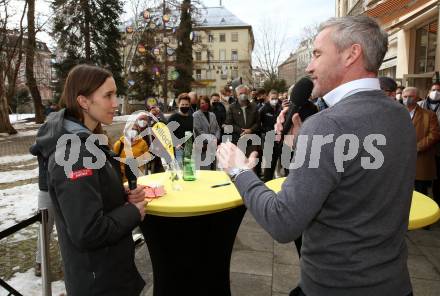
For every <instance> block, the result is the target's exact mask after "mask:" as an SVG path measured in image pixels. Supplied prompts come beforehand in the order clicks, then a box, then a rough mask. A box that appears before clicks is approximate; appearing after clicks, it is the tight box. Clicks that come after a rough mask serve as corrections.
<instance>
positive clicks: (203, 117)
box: [193, 96, 220, 170]
mask: <svg viewBox="0 0 440 296" xmlns="http://www.w3.org/2000/svg"><path fill="white" fill-rule="evenodd" d="M210 109H211V104H210V100H209V98H208V97H207V96H201V98H200V101H199V110H197V111H196V112H194V114H193V118H194V119H193V120H194V136H195V137H196V139H197V137H198V136H201V135H202V137H203V141H200V140H196V142H195V144H196V145H195V149H196V150H195V152H196V165H197V166H198V167H200V168H201V169H208V170H215V157H211V161H210V160H207V159H206V156H207V155H212V156H214V155H215V151H216V150H215V149H217V146H216V145H214V146H213V147H214V148H215V149H213V151H212V153H208V154H207V153H206V151H207V150H208V149H209V143H220V127H219V126H218V123H217V119H216V117H215V114H214V113H212V112H209V111H210ZM201 161H203V162H207V161H210V163H209V164H206V165H200V162H201Z"/></svg>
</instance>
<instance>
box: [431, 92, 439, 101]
mask: <svg viewBox="0 0 440 296" xmlns="http://www.w3.org/2000/svg"><path fill="white" fill-rule="evenodd" d="M429 98H430V99H431V100H433V101H440V91H438V90H432V91H431V92H430V93H429Z"/></svg>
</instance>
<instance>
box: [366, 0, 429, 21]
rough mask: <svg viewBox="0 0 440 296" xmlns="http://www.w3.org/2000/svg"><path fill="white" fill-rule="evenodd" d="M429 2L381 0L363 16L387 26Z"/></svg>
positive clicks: (427, 0) (418, 0) (425, 0)
mask: <svg viewBox="0 0 440 296" xmlns="http://www.w3.org/2000/svg"><path fill="white" fill-rule="evenodd" d="M430 1H432V0H382V1H379V2H378V3H377V4H376V5H375V6H373V7H372V8H369V9H367V10H366V11H365V12H364V14H366V15H368V16H371V17H373V18H376V19H378V20H379V22H381V23H382V24H387V23H389V22H390V21H392V20H396V19H398V18H399V17H401V16H403V15H405V14H408V13H410V12H411V11H414V10H415V9H417V8H419V7H421V6H423V5H424V4H426V3H428V2H430ZM435 2H436V3H437V1H435Z"/></svg>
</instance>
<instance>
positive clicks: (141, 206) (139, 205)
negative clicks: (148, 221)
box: [134, 200, 147, 221]
mask: <svg viewBox="0 0 440 296" xmlns="http://www.w3.org/2000/svg"><path fill="white" fill-rule="evenodd" d="M146 204H147V201H146V200H143V201H141V202H138V203H135V204H134V205H135V206H136V207H137V208H138V210H139V214H141V221H144V218H145V205H146Z"/></svg>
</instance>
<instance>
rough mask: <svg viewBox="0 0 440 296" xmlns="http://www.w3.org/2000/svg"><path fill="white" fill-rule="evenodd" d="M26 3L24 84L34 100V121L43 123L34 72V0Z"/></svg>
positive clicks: (41, 107)
mask: <svg viewBox="0 0 440 296" xmlns="http://www.w3.org/2000/svg"><path fill="white" fill-rule="evenodd" d="M27 3H28V6H29V8H28V12H27V21H28V38H27V42H26V84H27V87H28V88H29V91H30V93H31V95H32V99H33V101H34V109H35V122H36V123H43V122H44V114H43V105H42V102H41V95H40V91H39V90H38V86H37V80H36V79H35V73H34V57H35V48H36V40H35V34H36V33H35V0H27Z"/></svg>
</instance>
